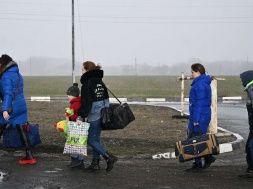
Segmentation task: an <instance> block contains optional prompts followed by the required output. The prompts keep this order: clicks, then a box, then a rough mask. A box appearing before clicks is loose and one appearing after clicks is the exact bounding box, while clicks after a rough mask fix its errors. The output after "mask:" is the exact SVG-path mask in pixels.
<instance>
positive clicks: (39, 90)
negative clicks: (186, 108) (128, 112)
mask: <svg viewBox="0 0 253 189" xmlns="http://www.w3.org/2000/svg"><path fill="white" fill-rule="evenodd" d="M216 77H220V78H225V80H224V81H218V89H217V91H218V97H224V96H244V95H245V92H244V91H243V87H242V85H241V81H240V77H239V76H216ZM79 80H80V77H76V82H78V83H79V87H81V84H80V82H79ZM24 81H25V88H24V92H25V96H27V97H28V96H66V95H65V92H66V90H67V89H68V87H70V86H71V85H72V77H70V76H69V77H68V76H57V77H51V76H48V77H46V76H25V77H24ZM103 81H104V82H105V83H106V85H107V87H108V88H109V89H110V90H111V91H112V92H113V93H114V94H115V95H116V96H117V97H127V98H131V97H132V98H138V97H139V98H142V97H145V98H180V96H181V94H180V91H181V83H180V82H177V77H176V76H107V77H105V78H104V79H103ZM191 82H192V81H191V80H186V81H185V82H184V83H185V97H188V91H189V89H190V85H191Z"/></svg>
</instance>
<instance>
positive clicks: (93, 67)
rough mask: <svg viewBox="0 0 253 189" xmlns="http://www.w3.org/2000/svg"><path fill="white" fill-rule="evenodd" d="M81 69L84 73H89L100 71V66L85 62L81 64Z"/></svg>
mask: <svg viewBox="0 0 253 189" xmlns="http://www.w3.org/2000/svg"><path fill="white" fill-rule="evenodd" d="M83 68H84V69H85V70H86V71H91V70H100V69H101V66H100V65H99V64H97V65H96V64H95V63H94V62H92V61H86V62H84V63H83Z"/></svg>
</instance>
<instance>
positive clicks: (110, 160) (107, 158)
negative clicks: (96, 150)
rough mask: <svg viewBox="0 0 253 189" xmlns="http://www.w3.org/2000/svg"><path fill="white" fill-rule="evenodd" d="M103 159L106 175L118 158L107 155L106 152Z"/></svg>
mask: <svg viewBox="0 0 253 189" xmlns="http://www.w3.org/2000/svg"><path fill="white" fill-rule="evenodd" d="M103 158H104V159H105V161H106V163H107V168H106V171H107V173H109V172H110V171H111V170H112V169H113V165H114V163H116V162H117V161H118V158H117V157H116V156H113V155H111V154H109V153H108V152H106V153H105V154H104V155H103Z"/></svg>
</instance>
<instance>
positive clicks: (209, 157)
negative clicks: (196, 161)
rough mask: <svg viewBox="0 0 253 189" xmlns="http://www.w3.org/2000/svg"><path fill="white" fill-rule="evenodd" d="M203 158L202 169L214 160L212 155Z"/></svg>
mask: <svg viewBox="0 0 253 189" xmlns="http://www.w3.org/2000/svg"><path fill="white" fill-rule="evenodd" d="M204 159H205V165H204V166H203V167H202V168H203V169H206V168H208V167H210V165H211V164H212V163H213V162H215V160H216V158H215V157H213V156H212V155H208V156H205V157H204Z"/></svg>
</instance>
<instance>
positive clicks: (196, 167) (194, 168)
mask: <svg viewBox="0 0 253 189" xmlns="http://www.w3.org/2000/svg"><path fill="white" fill-rule="evenodd" d="M201 170H202V163H201V162H200V163H197V162H194V163H193V164H192V167H191V168H189V169H185V171H186V172H200V171H201Z"/></svg>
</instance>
